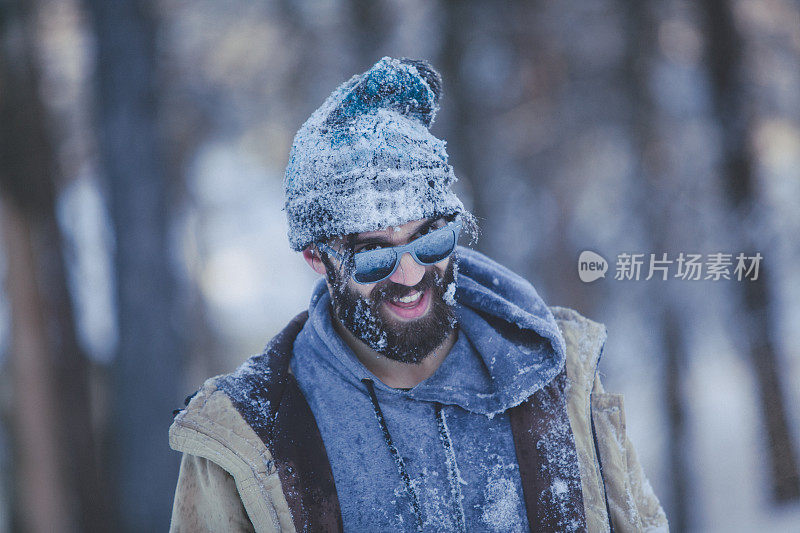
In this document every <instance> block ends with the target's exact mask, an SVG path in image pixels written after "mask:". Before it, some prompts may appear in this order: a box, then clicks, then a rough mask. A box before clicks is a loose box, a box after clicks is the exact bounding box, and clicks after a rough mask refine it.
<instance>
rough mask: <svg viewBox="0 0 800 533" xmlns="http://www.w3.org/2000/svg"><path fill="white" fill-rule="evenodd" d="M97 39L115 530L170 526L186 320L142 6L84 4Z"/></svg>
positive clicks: (149, 8) (97, 0) (141, 0)
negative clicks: (115, 325)
mask: <svg viewBox="0 0 800 533" xmlns="http://www.w3.org/2000/svg"><path fill="white" fill-rule="evenodd" d="M86 5H87V7H88V8H89V11H90V14H91V18H92V24H93V29H94V33H95V38H96V65H95V68H96V71H95V75H96V79H95V81H96V93H95V94H96V98H95V101H96V103H97V107H96V110H95V111H96V119H97V126H98V132H99V146H100V156H101V165H102V170H103V173H104V175H105V179H106V184H107V192H108V195H109V205H110V213H111V218H112V223H113V227H114V234H115V238H116V249H115V259H114V261H115V268H116V294H117V305H118V312H119V343H118V349H117V354H116V358H115V361H114V376H113V379H112V382H113V385H112V390H113V398H114V406H113V408H112V420H111V423H110V427H111V431H112V432H113V438H112V443H111V446H112V447H111V450H112V453H111V459H112V466H113V468H114V484H115V489H116V492H115V501H116V504H117V512H118V515H119V529H120V530H123V531H163V530H165V529H166V528H167V526H168V524H169V518H170V514H171V510H172V499H173V495H174V490H175V484H176V480H177V469H178V460H179V456H178V454H176V453H174V452H172V451H171V450H170V449H169V446H168V444H167V428H168V427H169V425H170V423H171V421H172V409H174V408H175V407H177V406H178V404H179V402H180V401H181V398H183V396H184V394H182V392H183V391H182V390H181V386H180V385H181V383H180V373H179V368H180V366H181V363H182V356H183V352H184V339H182V338H181V335H180V333H179V332H180V330H181V328H182V326H183V320H182V314H181V313H180V312H179V307H178V305H177V302H176V295H177V282H176V277H175V273H174V272H173V268H172V262H171V259H172V257H171V248H170V245H169V229H170V227H169V226H170V206H171V205H172V201H171V200H172V194H173V192H174V191H172V190H171V187H170V186H169V184H168V180H167V179H166V173H165V168H164V161H163V154H162V142H161V136H160V131H159V128H158V125H157V124H158V122H157V72H156V39H155V34H156V21H155V17H154V13H153V9H154V6H153V4H151V3H150V2H149V1H147V0H114V1H111V0H86Z"/></svg>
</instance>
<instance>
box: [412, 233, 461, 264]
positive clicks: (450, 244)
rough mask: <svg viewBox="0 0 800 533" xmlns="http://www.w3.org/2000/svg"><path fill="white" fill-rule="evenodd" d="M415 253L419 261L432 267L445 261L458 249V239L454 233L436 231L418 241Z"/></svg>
mask: <svg viewBox="0 0 800 533" xmlns="http://www.w3.org/2000/svg"><path fill="white" fill-rule="evenodd" d="M418 241H419V242H418V244H417V246H416V248H415V249H414V251H415V252H416V254H417V259H419V260H420V261H421V262H423V263H425V264H428V265H432V264H433V263H438V262H439V261H441V260H443V259H445V258H446V257H447V256H448V255H450V254H451V253H452V252H453V249H454V248H455V247H456V238H455V235H454V233H453V231H434V232H432V233H430V234H428V235H425V236H424V237H421V238H420V239H418Z"/></svg>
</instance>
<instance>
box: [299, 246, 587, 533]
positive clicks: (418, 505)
mask: <svg viewBox="0 0 800 533" xmlns="http://www.w3.org/2000/svg"><path fill="white" fill-rule="evenodd" d="M455 257H456V260H457V261H458V274H457V287H456V293H455V312H456V316H457V318H458V321H459V328H458V337H457V340H456V343H455V345H454V346H453V348H452V350H451V351H450V353H449V354H448V355H447V357H446V358H445V360H444V361H443V362H442V364H441V365H440V367H439V368H438V369H437V370H436V371H435V372H434V374H433V375H431V376H430V377H429V378H428V379H426V380H424V381H423V382H421V383H419V384H418V385H417V386H415V387H413V388H412V389H410V390H402V389H393V388H391V387H388V386H387V385H385V384H384V383H382V382H381V381H380V380H379V379H378V378H376V377H375V376H374V375H373V374H372V373H371V372H370V371H369V370H367V369H366V368H365V367H364V366H363V365H362V364H361V362H360V361H359V360H358V359H357V358H356V356H355V354H354V353H353V352H352V350H351V349H350V348H349V347H348V346H347V345H346V343H345V342H344V341H343V340H342V339H341V338H340V337H339V336H338V334H337V333H336V332H335V330H334V329H333V325H332V323H331V316H330V307H331V306H330V303H331V300H330V295H329V294H328V291H327V287H326V285H325V283H324V281H323V280H321V281H320V282H319V283H318V284H317V286H316V287H315V289H314V292H313V295H312V298H311V302H310V305H309V319H308V321H307V322H306V324H305V325H304V327H303V329H302V330H301V332H300V334H299V335H298V337H297V339H296V341H295V344H294V348H293V358H292V360H291V363H290V365H291V368H292V371H293V373H294V374H295V376H296V379H297V382H298V385H299V386H300V389H301V390H302V392H303V394H304V396H305V397H306V399H307V401H308V404H309V406H310V408H311V411H312V413H313V414H314V417H315V419H316V422H317V425H318V427H319V429H320V433H321V436H322V439H323V442H324V444H325V448H326V450H327V453H328V458H329V461H330V465H331V469H332V472H333V477H334V481H335V484H336V492H337V494H338V497H339V503H340V506H341V512H342V519H343V521H344V528H345V531H398V530H403V531H414V530H420V529H422V530H425V531H429V530H435V531H466V530H469V531H503V532H511V531H528V520H527V517H526V512H525V503H524V499H523V491H522V485H521V481H520V474H519V467H518V464H517V459H516V452H515V448H514V441H513V436H512V432H511V425H510V421H509V415H508V413H507V411H508V410H509V409H510V408H512V407H515V406H517V405H519V404H520V403H522V402H523V401H525V400H526V399H527V398H528V397H529V396H531V395H532V394H533V393H535V392H536V391H537V390H539V389H541V388H543V387H544V386H545V385H547V384H548V383H549V382H550V381H551V380H553V379H554V378H555V377H556V376H557V375H558V374H559V373H560V372H561V370H562V369H563V367H564V361H565V348H564V340H563V338H562V337H561V334H560V332H559V330H558V327H557V326H556V322H555V319H554V318H553V316H552V314H551V312H550V311H549V309H548V308H547V306H546V305H545V304H544V302H543V301H542V299H541V298H540V297H539V295H538V294H537V292H536V290H535V289H534V287H533V286H532V285H531V284H530V283H529V282H527V281H525V280H524V279H523V278H521V277H520V276H517V275H516V274H514V273H513V272H511V271H509V270H508V269H506V268H504V267H503V266H501V265H499V264H497V263H496V262H494V261H492V260H491V259H489V258H487V257H486V256H484V255H482V254H480V253H478V252H475V251H472V250H469V249H466V248H462V247H459V248H458V249H457V254H456V256H455ZM555 430H556V431H561V432H562V433H563V432H569V431H570V429H569V427H568V424H567V425H566V427H561V428H555ZM554 438H558V437H557V436H556V437H554ZM574 468H575V469H576V473H577V464H576V465H574ZM566 492H567V491H566V490H564V491H562V490H561V489H560V487H555V486H554V487H553V490H551V491H550V493H551V494H552V497H553V498H558V496H559V494H562V493H566Z"/></svg>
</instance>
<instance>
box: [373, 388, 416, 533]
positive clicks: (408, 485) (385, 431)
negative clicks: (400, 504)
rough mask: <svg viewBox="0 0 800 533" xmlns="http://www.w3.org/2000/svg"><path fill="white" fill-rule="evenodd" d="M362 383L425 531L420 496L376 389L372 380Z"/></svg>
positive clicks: (413, 508)
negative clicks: (401, 454)
mask: <svg viewBox="0 0 800 533" xmlns="http://www.w3.org/2000/svg"><path fill="white" fill-rule="evenodd" d="M361 382H362V383H363V384H364V385H366V387H367V391H368V392H369V399H370V400H372V408H373V410H374V411H375V417H376V418H377V419H378V424H380V426H381V431H382V432H383V440H384V441H385V442H386V445H387V446H388V447H389V453H391V454H392V459H394V464H395V466H397V471H398V472H399V473H400V478H401V479H402V480H403V483H404V484H405V486H406V492H407V493H408V496H409V497H410V498H411V507H412V510H413V511H414V516H415V517H416V519H417V529H418V530H419V531H424V530H423V528H422V511H421V509H420V506H419V496H417V491H416V490H414V486H413V485H411V477H410V476H409V475H408V472H407V471H406V465H405V463H404V462H403V458H402V457H400V452H398V451H397V447H396V446H395V445H394V443H393V442H392V436H391V435H390V434H389V428H388V427H387V426H386V419H384V418H383V411H381V406H380V405H378V397H377V396H375V387H374V386H373V384H372V380H371V379H367V378H364V379H362V380H361Z"/></svg>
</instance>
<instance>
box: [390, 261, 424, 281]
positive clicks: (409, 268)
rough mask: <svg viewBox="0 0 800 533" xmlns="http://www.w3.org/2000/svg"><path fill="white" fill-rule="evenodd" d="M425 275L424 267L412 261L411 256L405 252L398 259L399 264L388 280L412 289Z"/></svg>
mask: <svg viewBox="0 0 800 533" xmlns="http://www.w3.org/2000/svg"><path fill="white" fill-rule="evenodd" d="M424 275H425V267H424V266H422V265H420V264H419V263H417V262H416V261H414V258H413V257H411V254H410V253H408V252H406V253H404V254H403V255H402V257H400V264H399V265H397V270H395V271H394V274H392V275H391V276H389V280H390V281H393V282H394V283H397V284H400V285H408V286H409V287H413V286H414V285H416V284H417V283H419V282H420V281H422V277H423V276H424Z"/></svg>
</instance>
